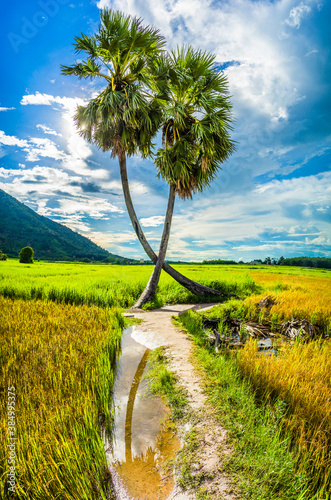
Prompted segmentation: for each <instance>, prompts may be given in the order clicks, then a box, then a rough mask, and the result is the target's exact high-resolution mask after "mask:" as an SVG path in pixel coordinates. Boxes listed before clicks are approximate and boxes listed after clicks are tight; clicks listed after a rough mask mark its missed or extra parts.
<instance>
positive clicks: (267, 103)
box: [0, 0, 331, 261]
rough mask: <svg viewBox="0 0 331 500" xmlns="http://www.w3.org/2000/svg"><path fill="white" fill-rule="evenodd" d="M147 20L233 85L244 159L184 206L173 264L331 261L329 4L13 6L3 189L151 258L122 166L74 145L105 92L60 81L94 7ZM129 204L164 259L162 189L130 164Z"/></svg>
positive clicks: (174, 236)
mask: <svg viewBox="0 0 331 500" xmlns="http://www.w3.org/2000/svg"><path fill="white" fill-rule="evenodd" d="M103 7H113V8H115V9H119V10H122V11H124V12H126V13H130V14H132V15H136V16H139V17H142V18H143V19H144V20H145V22H146V23H150V24H154V26H156V27H158V28H159V29H160V30H161V32H162V34H163V35H164V36H165V37H166V39H167V42H168V48H170V49H171V48H174V47H176V45H177V44H182V43H185V44H192V45H194V46H195V47H200V48H202V49H204V50H209V51H211V52H213V53H214V54H216V59H217V62H218V63H219V64H220V66H221V67H223V68H224V72H225V74H226V75H227V77H228V80H229V88H230V93H231V95H232V102H233V106H234V115H235V118H236V124H235V128H234V132H233V138H234V139H235V140H236V141H237V142H238V147H237V151H236V153H235V154H234V155H233V156H232V157H231V158H230V159H229V161H228V162H227V163H226V164H224V166H223V170H222V171H221V172H220V175H219V178H218V179H217V180H216V181H215V182H214V183H213V184H212V186H211V187H210V188H209V189H208V190H206V191H205V192H203V193H201V194H196V195H195V196H194V197H193V200H187V201H182V200H179V199H177V200H176V205H175V215H174V219H173V227H172V233H171V238H170V243H169V250H168V258H173V259H174V258H176V259H182V260H201V259H210V258H221V259H230V258H235V259H237V260H238V259H242V260H244V261H247V260H251V259H253V258H265V257H266V256H270V257H280V256H281V255H284V256H298V255H311V256H329V257H330V256H331V231H330V214H331V208H330V204H331V183H330V179H331V173H330V164H331V140H330V139H331V120H330V112H331V92H330V81H331V64H330V61H331V57H330V48H331V43H330V28H329V20H330V19H331V7H330V2H327V1H326V0H324V1H315V0H303V1H298V0H296V1H295V0H279V1H273V2H272V1H264V0H263V1H250V0H234V1H229V2H225V1H217V0H177V1H176V0H168V1H161V0H121V1H119V0H114V1H109V0H100V1H95V2H94V1H92V2H88V1H76V0H44V1H43V0H40V1H34V0H30V1H29V2H26V1H23V0H18V1H16V2H15V3H10V2H6V3H5V4H4V5H3V6H2V15H1V20H0V23H1V25H2V26H1V35H0V36H1V47H2V51H1V58H2V60H1V63H2V78H1V80H0V189H3V190H5V191H6V192H7V193H9V194H11V195H13V196H15V197H16V198H18V199H19V200H20V201H22V202H24V203H26V204H27V205H28V206H30V207H31V208H33V209H34V210H36V211H37V212H38V213H39V214H41V215H46V216H47V217H50V218H52V219H53V220H56V221H57V222H61V223H63V224H66V225H67V226H68V227H70V228H71V229H74V230H76V231H79V232H80V233H81V234H83V235H84V236H87V237H89V238H91V239H92V240H93V241H95V242H96V243H98V244H100V245H101V246H103V247H104V248H107V249H108V250H109V251H111V252H113V253H117V254H120V255H124V256H128V257H135V258H144V257H145V256H144V253H143V250H142V249H141V248H140V246H139V243H138V242H137V240H136V237H135V234H134V232H133V230H132V227H131V225H130V220H129V218H128V216H127V215H126V210H125V205H124V199H123V196H122V190H121V184H120V178H119V168H118V164H117V160H115V159H111V158H110V157H109V154H107V153H102V152H100V151H98V150H97V149H96V148H95V147H94V146H92V145H90V144H88V143H86V142H84V140H83V139H82V138H80V137H79V136H78V135H77V132H76V130H75V127H74V124H73V120H72V115H73V113H74V111H75V108H76V106H77V104H78V103H82V102H86V101H87V100H88V99H89V98H90V97H91V96H92V94H93V93H94V92H96V91H98V90H99V89H100V88H101V87H100V83H98V82H90V81H86V82H85V81H83V80H81V81H79V80H77V79H76V78H75V77H68V76H66V77H65V76H62V75H61V73H60V64H68V65H69V64H71V63H72V62H73V61H74V59H75V55H74V53H73V48H72V42H73V38H74V36H75V35H79V34H80V32H83V33H87V34H91V33H93V32H94V31H95V30H96V29H97V26H98V24H99V9H100V8H103ZM128 171H129V179H130V184H131V187H132V197H133V201H134V204H135V206H136V210H137V213H138V216H139V218H140V220H141V223H142V226H143V228H144V230H145V232H146V236H147V237H148V239H149V240H150V242H151V244H152V246H153V247H154V248H155V250H157V248H158V242H159V238H160V234H161V230H162V221H163V215H164V213H165V210H166V204H167V193H168V190H167V185H166V184H165V183H164V182H163V181H162V180H159V179H157V178H156V175H155V169H154V166H153V163H152V162H151V161H146V160H144V161H143V160H141V158H139V157H135V158H131V159H130V160H129V162H128Z"/></svg>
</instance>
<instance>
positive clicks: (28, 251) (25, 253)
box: [19, 247, 34, 264]
mask: <svg viewBox="0 0 331 500" xmlns="http://www.w3.org/2000/svg"><path fill="white" fill-rule="evenodd" d="M33 254H34V252H33V250H32V248H31V247H24V248H22V250H21V251H20V254H19V257H20V262H21V263H22V264H32V262H33Z"/></svg>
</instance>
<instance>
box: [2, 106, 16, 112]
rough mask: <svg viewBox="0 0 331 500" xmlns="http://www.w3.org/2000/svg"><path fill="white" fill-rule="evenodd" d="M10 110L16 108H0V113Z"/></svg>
mask: <svg viewBox="0 0 331 500" xmlns="http://www.w3.org/2000/svg"><path fill="white" fill-rule="evenodd" d="M12 109H16V108H2V107H0V111H11V110H12Z"/></svg>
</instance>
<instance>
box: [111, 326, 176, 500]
mask: <svg viewBox="0 0 331 500" xmlns="http://www.w3.org/2000/svg"><path fill="white" fill-rule="evenodd" d="M133 337H134V338H133ZM138 338H139V339H140V340H142V341H144V340H145V339H143V338H142V337H141V335H140V334H139V330H138V329H137V328H136V327H133V328H131V327H130V328H126V329H125V330H124V331H123V336H122V355H121V357H120V359H119V360H118V364H117V372H116V381H115V385H114V408H115V427H114V432H113V441H112V442H111V443H109V442H106V453H107V459H108V463H109V464H110V468H111V472H112V476H113V481H114V486H115V490H116V496H117V498H118V499H120V500H122V499H123V500H127V499H130V500H131V499H139V500H154V499H155V500H164V499H166V498H168V496H169V495H170V494H171V492H172V490H173V486H174V484H173V479H172V471H171V469H170V471H169V470H167V468H166V466H165V465H166V463H167V461H169V460H171V459H172V458H174V456H175V452H176V450H177V449H178V448H179V444H180V443H179V440H178V439H177V438H176V436H174V435H173V433H172V431H171V430H169V428H168V427H167V425H166V422H167V418H168V411H167V409H166V407H165V406H164V404H163V403H162V401H161V400H160V399H159V398H156V397H155V396H153V395H152V394H150V393H149V391H148V382H147V381H146V380H144V379H143V376H144V374H145V373H146V371H147V370H148V368H149V367H148V354H149V353H150V350H151V349H150V348H154V347H157V345H156V344H157V342H156V340H155V339H154V340H153V339H152V340H150V339H149V344H148V345H149V347H150V348H149V347H147V348H146V345H142V344H141V343H139V342H137V341H136V340H137V339H138ZM144 343H145V344H146V343H147V342H144ZM158 345H160V344H158Z"/></svg>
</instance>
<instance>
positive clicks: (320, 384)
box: [236, 339, 331, 494]
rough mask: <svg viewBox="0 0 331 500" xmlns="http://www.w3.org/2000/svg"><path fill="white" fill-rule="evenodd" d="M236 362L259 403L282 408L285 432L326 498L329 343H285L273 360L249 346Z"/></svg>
mask: <svg viewBox="0 0 331 500" xmlns="http://www.w3.org/2000/svg"><path fill="white" fill-rule="evenodd" d="M236 359H237V363H238V366H239V368H240V371H241V373H242V375H243V376H244V377H245V378H246V379H247V380H249V381H250V383H251V384H252V385H253V387H254V388H255V389H256V390H257V392H258V394H259V396H260V397H262V398H263V400H266V401H271V402H274V401H276V400H281V401H283V402H284V403H285V418H284V420H283V424H282V425H283V428H284V430H285V431H290V433H291V435H292V436H293V438H294V440H295V443H296V444H297V446H298V447H299V449H300V452H301V454H302V455H303V456H305V457H307V458H306V459H307V460H308V461H309V465H310V469H311V470H312V471H313V477H314V481H315V483H316V485H319V488H320V490H321V491H323V493H324V494H325V492H326V491H328V489H329V488H330V487H331V477H330V474H331V339H326V340H323V341H321V340H317V341H313V342H310V343H308V344H302V343H298V342H297V343H294V345H289V344H284V345H283V346H282V348H281V350H280V352H279V353H278V355H277V356H275V355H274V356H268V357H266V356H262V355H261V354H259V353H258V351H257V346H256V343H255V342H249V343H247V344H246V346H245V348H244V349H243V350H241V351H240V352H238V353H237V356H236Z"/></svg>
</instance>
